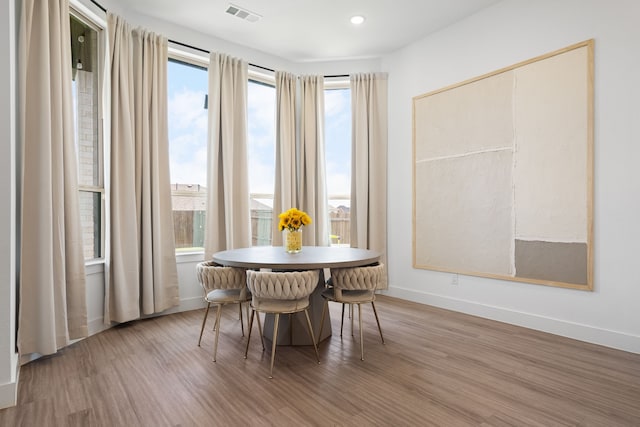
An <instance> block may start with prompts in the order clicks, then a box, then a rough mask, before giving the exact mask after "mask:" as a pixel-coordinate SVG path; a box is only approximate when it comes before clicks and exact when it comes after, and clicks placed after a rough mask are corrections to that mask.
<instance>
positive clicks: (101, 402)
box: [0, 296, 640, 427]
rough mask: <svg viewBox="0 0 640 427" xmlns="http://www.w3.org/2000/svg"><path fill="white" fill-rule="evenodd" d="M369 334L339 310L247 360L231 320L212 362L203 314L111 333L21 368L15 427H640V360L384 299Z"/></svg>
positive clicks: (4, 415)
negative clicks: (304, 335) (289, 342)
mask: <svg viewBox="0 0 640 427" xmlns="http://www.w3.org/2000/svg"><path fill="white" fill-rule="evenodd" d="M376 307H377V308H378V313H379V315H380V320H381V323H382V328H383V332H384V334H385V341H386V344H385V345H383V344H382V343H381V342H380V336H379V334H378V330H377V327H376V323H375V319H374V317H373V312H372V311H371V308H370V307H363V323H364V328H365V329H364V340H365V360H364V361H360V347H359V342H358V340H359V335H358V332H357V319H355V320H356V331H355V332H356V333H355V337H353V336H351V331H350V319H348V318H345V329H344V336H343V337H342V338H341V337H340V336H339V327H340V305H339V304H330V309H331V311H332V321H333V329H334V335H333V336H332V337H330V338H329V339H327V340H325V341H324V342H322V343H321V345H320V348H319V351H320V358H321V361H322V363H321V364H320V365H318V364H317V362H316V361H315V355H314V352H313V348H312V347H309V346H300V347H287V346H281V347H278V349H277V354H276V362H275V368H274V378H273V379H271V380H270V379H268V378H267V373H268V370H269V358H270V353H269V352H270V350H269V349H267V350H266V351H264V352H263V351H262V347H261V345H260V340H259V335H258V333H257V328H256V327H255V326H254V330H253V337H252V342H251V345H250V348H249V354H248V358H247V359H246V360H245V359H244V358H243V354H244V347H245V345H246V337H244V338H243V337H242V336H241V332H240V323H239V321H238V315H237V307H235V306H229V307H225V309H224V311H223V319H222V328H221V331H220V342H219V347H218V357H217V359H218V361H217V362H215V363H214V362H213V361H212V351H213V337H214V332H212V331H211V326H212V324H211V323H209V324H208V325H207V328H206V329H205V333H204V336H203V340H202V347H198V346H197V341H198V334H199V327H200V322H201V320H202V311H201V310H197V311H192V312H185V313H177V314H173V315H168V316H162V317H156V318H152V319H146V320H140V321H136V322H130V323H128V324H125V325H121V326H119V327H116V328H112V329H109V330H107V331H104V332H102V333H100V334H98V335H95V336H93V337H90V338H87V339H85V340H83V341H80V342H78V343H76V344H74V345H72V346H69V347H67V348H65V349H63V350H61V351H60V352H59V353H58V354H56V355H54V356H50V357H46V358H42V359H39V360H37V361H35V362H32V363H30V364H28V365H25V366H23V367H22V368H21V373H20V384H19V390H18V402H19V403H18V406H16V407H14V408H8V409H5V410H2V411H0V425H2V426H5V425H6V426H35V425H38V426H49V425H51V426H115V425H117V426H121V425H122V426H124V425H126V426H149V425H153V426H194V425H195V426H199V425H225V426H226V425H251V426H287V425H292V426H293V425H295V426H298V425H333V426H350V425H394V426H403V425H406V426H413V425H425V426H447V427H448V426H497V427H500V426H514V425H516V426H545V427H546V426H607V427H609V426H638V425H640V355H637V354H632V353H626V352H622V351H618V350H614V349H610V348H605V347H601V346H597V345H594V344H589V343H584V342H580V341H575V340H571V339H567V338H563V337H559V336H555V335H550V334H545V333H542V332H538V331H532V330H528V329H525V328H521V327H518V326H514V325H508V324H504V323H500V322H495V321H491V320H487V319H482V318H478V317H473V316H468V315H465V314H461V313H455V312H451V311H447V310H443V309H438V308H435V307H429V306H425V305H420V304H416V303H410V302H407V301H402V300H398V299H394V298H389V297H384V296H382V297H380V298H379V300H378V302H377V304H376Z"/></svg>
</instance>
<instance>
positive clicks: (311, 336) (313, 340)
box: [304, 308, 320, 365]
mask: <svg viewBox="0 0 640 427" xmlns="http://www.w3.org/2000/svg"><path fill="white" fill-rule="evenodd" d="M304 315H305V317H306V318H307V327H308V328H309V338H311V342H312V343H313V349H314V350H315V351H316V359H318V365H319V364H320V355H319V354H318V346H317V345H316V338H315V337H314V336H313V328H312V327H311V319H310V318H309V310H307V309H306V308H305V309H304Z"/></svg>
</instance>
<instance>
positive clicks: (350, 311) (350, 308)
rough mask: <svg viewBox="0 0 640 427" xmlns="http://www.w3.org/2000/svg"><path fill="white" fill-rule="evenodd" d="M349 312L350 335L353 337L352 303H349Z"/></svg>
mask: <svg viewBox="0 0 640 427" xmlns="http://www.w3.org/2000/svg"><path fill="white" fill-rule="evenodd" d="M349 314H350V315H351V336H352V337H353V336H354V335H353V318H354V317H355V316H354V315H353V304H349Z"/></svg>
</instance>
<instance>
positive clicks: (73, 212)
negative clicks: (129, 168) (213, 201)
mask: <svg viewBox="0 0 640 427" xmlns="http://www.w3.org/2000/svg"><path fill="white" fill-rule="evenodd" d="M70 38H71V35H70V30H69V3H68V0H49V1H35V0H23V2H22V12H21V18H20V35H19V72H18V73H19V74H18V75H19V78H18V79H19V81H20V94H19V98H20V127H19V134H20V136H21V138H22V141H21V142H22V186H21V187H22V195H21V200H22V207H21V245H20V264H21V265H20V307H19V319H18V348H19V352H20V354H28V353H39V354H42V355H45V354H53V353H55V352H56V351H57V350H58V349H59V348H61V347H64V346H65V345H67V344H69V342H70V340H71V339H76V338H81V337H85V336H87V308H86V298H85V292H86V289H85V271H84V257H83V246H82V234H81V229H80V210H79V205H78V185H77V170H78V169H77V163H76V152H75V141H74V131H73V109H72V93H71V43H70Z"/></svg>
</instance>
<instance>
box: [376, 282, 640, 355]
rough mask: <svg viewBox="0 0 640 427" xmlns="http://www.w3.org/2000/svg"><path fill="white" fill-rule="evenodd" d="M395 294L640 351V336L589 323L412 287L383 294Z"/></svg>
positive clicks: (455, 309)
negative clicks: (432, 292) (555, 317)
mask: <svg viewBox="0 0 640 427" xmlns="http://www.w3.org/2000/svg"><path fill="white" fill-rule="evenodd" d="M384 294H385V295H389V296H391V297H396V298H400V299H404V300H408V301H414V302H417V303H421V304H426V305H432V306H434V307H440V308H445V309H447V310H452V311H458V312H461V313H465V314H471V315H473V316H479V317H483V318H486V319H491V320H497V321H499V322H505V323H509V324H512V325H517V326H522V327H525V328H529V329H535V330H538V331H543V332H548V333H551V334H555V335H560V336H563V337H567V338H572V339H576V340H579V341H585V342H589V343H592V344H598V345H603V346H605V347H611V348H615V349H618V350H624V351H628V352H631V353H638V354H640V336H637V335H632V334H627V333H624V332H619V331H612V330H608V329H602V328H596V327H593V326H589V325H584V324H579V323H573V322H568V321H566V320H561V319H554V318H551V317H545V316H539V315H536V314H531V313H524V312H520V311H515V310H510V309H505V308H502V307H496V306H490V305H486V304H479V303H477V302H473V301H466V300H462V299H457V298H450V297H446V296H442V295H437V294H431V293H428V292H420V291H416V290H413V289H405V288H399V287H390V288H389V289H388V290H387V291H386V292H385V293H384Z"/></svg>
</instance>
